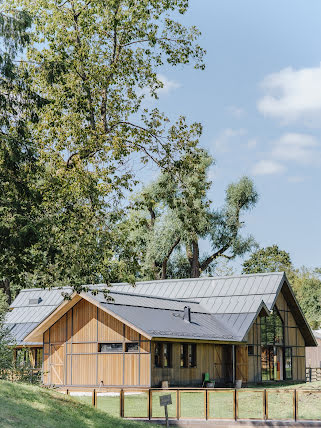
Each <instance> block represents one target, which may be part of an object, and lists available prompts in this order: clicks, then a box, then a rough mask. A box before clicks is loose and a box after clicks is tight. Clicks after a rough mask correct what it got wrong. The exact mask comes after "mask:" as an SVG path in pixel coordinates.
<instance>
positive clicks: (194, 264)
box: [190, 241, 201, 278]
mask: <svg viewBox="0 0 321 428" xmlns="http://www.w3.org/2000/svg"><path fill="white" fill-rule="evenodd" d="M199 255H200V252H199V247H198V242H197V241H193V242H192V258H191V260H190V263H191V277H192V278H199V277H200V274H201V270H200V263H199Z"/></svg>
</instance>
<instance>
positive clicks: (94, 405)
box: [91, 389, 97, 407]
mask: <svg viewBox="0 0 321 428" xmlns="http://www.w3.org/2000/svg"><path fill="white" fill-rule="evenodd" d="M91 404H92V405H93V407H97V392H96V390H95V389H94V390H93V392H92V398H91Z"/></svg>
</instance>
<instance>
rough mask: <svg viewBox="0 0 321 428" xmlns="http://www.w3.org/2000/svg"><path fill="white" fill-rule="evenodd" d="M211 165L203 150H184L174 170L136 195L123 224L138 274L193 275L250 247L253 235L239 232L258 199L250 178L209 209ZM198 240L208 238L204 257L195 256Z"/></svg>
mask: <svg viewBox="0 0 321 428" xmlns="http://www.w3.org/2000/svg"><path fill="white" fill-rule="evenodd" d="M212 163H213V159H212V158H211V157H210V156H209V155H208V154H207V153H206V152H205V151H204V150H198V151H197V152H193V154H191V153H186V154H184V155H183V156H182V158H181V159H180V162H179V169H178V170H177V171H166V172H164V173H163V174H161V175H160V177H159V179H158V180H157V181H156V182H155V183H153V184H151V185H150V186H148V187H146V188H144V189H143V190H142V192H141V193H140V194H138V195H137V197H136V199H135V203H134V205H133V210H132V213H131V215H130V217H129V220H128V224H129V225H130V227H131V228H132V229H133V232H132V233H133V235H134V238H133V241H135V242H136V245H137V247H138V251H139V249H140V252H141V256H140V260H141V264H142V272H143V276H147V277H151V278H162V279H165V278H166V277H167V275H168V273H169V271H170V272H171V273H170V275H175V272H176V274H179V275H180V276H181V277H193V278H197V277H199V276H200V275H201V274H202V273H203V272H205V271H206V270H208V269H210V268H211V267H212V263H213V262H214V261H216V260H217V259H219V258H220V257H225V258H227V259H233V258H235V257H237V256H240V255H243V254H244V253H245V252H246V251H248V250H249V249H250V248H252V246H253V245H254V240H253V238H252V237H246V238H244V237H242V236H241V233H240V232H241V229H242V226H243V223H242V222H241V219H240V218H241V215H242V214H243V213H244V212H246V211H247V210H249V209H250V208H251V207H253V206H254V205H255V203H256V201H257V198H258V195H257V192H256V190H255V188H254V185H253V183H252V181H251V180H250V179H249V178H247V177H243V178H242V179H240V181H239V182H237V183H233V184H231V185H230V186H228V188H227V191H226V201H225V205H224V207H223V208H222V209H216V210H213V209H212V208H211V201H210V200H209V199H208V197H207V192H208V190H209V188H210V185H211V183H210V181H209V180H208V179H207V171H208V168H209V167H210V166H211V165H212ZM200 239H209V241H210V243H211V247H212V252H211V253H210V254H209V255H202V254H200V249H199V240H200ZM183 248H184V250H185V258H184V257H183V256H182V249H183ZM174 260H176V262H177V263H178V265H176V266H174V265H173V261H174ZM169 263H170V270H168V265H169ZM186 268H187V271H186Z"/></svg>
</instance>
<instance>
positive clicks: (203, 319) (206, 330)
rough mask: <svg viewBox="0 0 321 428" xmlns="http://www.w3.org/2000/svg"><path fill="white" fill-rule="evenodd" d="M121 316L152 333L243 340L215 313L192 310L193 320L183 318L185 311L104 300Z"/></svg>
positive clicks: (110, 308)
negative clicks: (116, 303)
mask: <svg viewBox="0 0 321 428" xmlns="http://www.w3.org/2000/svg"><path fill="white" fill-rule="evenodd" d="M103 306H105V307H106V308H108V310H110V311H111V312H114V313H115V314H116V315H118V316H119V317H121V318H122V319H124V320H126V321H128V322H129V323H131V324H133V325H135V326H136V327H137V328H139V329H141V330H142V331H144V332H146V333H147V334H148V335H150V336H152V337H173V338H174V337H175V338H185V339H203V340H221V341H232V342H233V341H234V342H235V341H240V340H241V338H240V336H239V335H238V334H235V332H234V331H233V330H231V329H230V328H229V327H227V326H225V325H223V324H222V323H221V322H220V320H218V319H216V317H215V316H214V315H211V314H202V313H195V312H192V313H191V320H192V322H191V323H189V322H186V321H184V320H183V312H182V311H181V312H178V311H175V312H174V311H173V312H172V311H168V310H164V309H153V308H142V307H135V306H121V305H113V304H110V303H105V304H103Z"/></svg>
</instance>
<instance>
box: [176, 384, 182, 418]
mask: <svg viewBox="0 0 321 428" xmlns="http://www.w3.org/2000/svg"><path fill="white" fill-rule="evenodd" d="M180 413H181V406H180V393H179V389H177V390H176V416H177V420H179V417H180Z"/></svg>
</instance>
